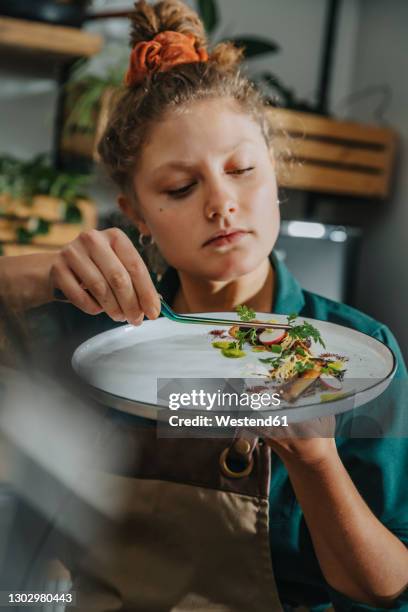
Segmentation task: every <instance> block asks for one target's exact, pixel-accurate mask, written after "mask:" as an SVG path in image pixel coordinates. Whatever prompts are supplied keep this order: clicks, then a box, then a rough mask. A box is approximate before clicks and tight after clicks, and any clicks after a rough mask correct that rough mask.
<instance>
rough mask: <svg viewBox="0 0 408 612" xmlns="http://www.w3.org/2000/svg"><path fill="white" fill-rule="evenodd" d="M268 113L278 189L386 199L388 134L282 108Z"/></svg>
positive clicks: (393, 137) (391, 150)
mask: <svg viewBox="0 0 408 612" xmlns="http://www.w3.org/2000/svg"><path fill="white" fill-rule="evenodd" d="M268 113H269V118H270V122H271V126H272V129H275V130H277V132H278V135H277V136H276V137H275V139H274V142H273V146H274V149H275V151H276V152H277V153H278V157H279V158H280V159H281V161H282V164H281V168H280V169H281V173H280V176H279V185H280V186H282V187H287V188H290V189H300V190H304V191H312V192H316V193H326V194H332V195H343V196H354V197H363V198H374V199H386V198H387V197H388V196H389V193H390V190H391V179H392V171H393V168H394V162H395V152H396V145H397V134H396V133H395V132H394V131H393V130H391V129H388V128H381V127H377V126H370V125H364V124H361V123H354V122H351V121H339V120H335V119H329V118H327V117H321V116H319V115H313V114H310V113H301V112H296V111H291V110H286V109H277V108H275V109H270V110H269V111H268ZM280 133H281V134H280ZM282 133H283V135H282Z"/></svg>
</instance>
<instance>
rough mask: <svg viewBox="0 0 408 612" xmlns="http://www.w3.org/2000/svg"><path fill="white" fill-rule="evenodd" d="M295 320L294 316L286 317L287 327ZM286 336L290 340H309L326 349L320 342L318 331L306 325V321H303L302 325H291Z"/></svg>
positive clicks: (321, 341)
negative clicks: (289, 337)
mask: <svg viewBox="0 0 408 612" xmlns="http://www.w3.org/2000/svg"><path fill="white" fill-rule="evenodd" d="M295 319H296V316H294V315H289V316H288V323H289V325H292V323H293V322H294V321H295ZM288 334H289V336H291V338H294V339H296V340H309V339H310V338H311V339H312V340H314V341H315V342H318V343H319V344H321V346H323V348H326V345H325V343H324V342H323V340H322V337H321V335H320V332H319V330H318V329H316V327H314V326H313V325H312V324H311V323H308V322H307V321H303V325H293V326H292V327H291V329H289V330H288Z"/></svg>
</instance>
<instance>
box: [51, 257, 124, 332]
mask: <svg viewBox="0 0 408 612" xmlns="http://www.w3.org/2000/svg"><path fill="white" fill-rule="evenodd" d="M62 257H63V259H64V261H65V263H66V265H67V266H68V267H69V268H70V270H71V271H72V272H73V273H74V275H75V276H76V278H77V279H79V282H80V284H81V286H83V288H84V289H86V291H87V292H88V293H90V294H91V296H92V297H93V298H94V299H95V301H96V302H97V303H98V304H99V305H100V306H101V307H102V308H103V310H104V311H105V312H106V313H107V314H108V315H109V316H110V317H111V318H112V319H113V320H114V321H124V320H125V316H124V314H123V312H122V310H121V307H120V306H119V304H118V301H117V300H116V297H115V296H114V294H113V292H112V290H111V288H110V286H109V284H108V283H107V282H106V280H105V278H104V276H103V274H102V273H101V271H100V270H99V268H98V266H96V265H95V264H94V262H93V261H92V260H91V259H90V258H89V257H88V255H87V253H86V251H84V250H82V249H81V248H80V246H77V245H75V246H74V245H72V246H68V247H66V248H65V249H63V251H62Z"/></svg>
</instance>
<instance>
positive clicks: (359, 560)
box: [285, 450, 408, 607]
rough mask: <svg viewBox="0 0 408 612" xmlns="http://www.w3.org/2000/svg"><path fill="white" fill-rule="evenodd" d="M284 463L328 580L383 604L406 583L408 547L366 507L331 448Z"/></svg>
mask: <svg viewBox="0 0 408 612" xmlns="http://www.w3.org/2000/svg"><path fill="white" fill-rule="evenodd" d="M285 464H286V467H287V469H288V473H289V477H290V480H291V482H292V486H293V488H294V491H295V494H296V497H297V499H298V501H299V504H300V506H301V507H302V510H303V513H304V516H305V520H306V523H307V526H308V528H309V531H310V534H311V538H312V541H313V545H314V549H315V552H316V555H317V557H318V560H319V564H320V567H321V569H322V572H323V574H324V576H325V578H326V581H327V582H328V584H329V585H330V586H331V587H332V588H334V589H335V590H337V591H339V592H340V593H343V594H344V595H346V596H347V597H349V598H350V599H354V600H356V601H361V602H363V603H366V604H368V605H374V606H377V607H387V606H388V605H389V604H390V603H391V602H392V600H394V599H395V598H396V597H397V596H398V595H399V594H400V593H401V592H402V591H404V589H405V588H406V586H407V583H408V550H407V548H406V547H405V546H404V545H403V544H402V543H401V542H400V540H399V539H398V538H397V537H395V536H394V535H393V534H392V533H391V532H390V531H389V530H388V529H387V528H386V527H384V525H383V524H382V523H381V522H380V521H379V520H378V519H377V518H376V517H375V516H374V514H373V513H372V512H371V510H370V509H369V507H368V506H367V504H366V503H365V502H364V500H363V499H362V497H361V496H360V494H359V493H358V491H357V489H356V487H355V486H354V483H353V482H352V480H351V478H350V477H349V475H348V473H347V471H346V469H345V467H344V465H343V464H342V462H341V459H340V457H339V456H338V454H337V451H336V450H334V451H333V452H331V453H329V454H328V457H327V458H326V459H325V460H323V461H321V462H318V463H316V464H312V465H307V464H305V463H302V462H299V461H297V460H293V459H289V460H287V461H285Z"/></svg>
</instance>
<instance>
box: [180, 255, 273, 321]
mask: <svg viewBox="0 0 408 612" xmlns="http://www.w3.org/2000/svg"><path fill="white" fill-rule="evenodd" d="M179 278H180V287H179V290H178V292H177V294H176V296H175V299H174V301H173V308H174V310H175V311H176V312H179V313H189V312H228V311H233V310H235V308H236V306H238V305H239V304H245V305H246V306H248V307H250V308H253V309H254V310H255V311H258V312H272V304H273V294H274V285H275V274H274V270H273V268H272V265H271V263H270V261H269V259H268V258H266V259H265V260H264V261H263V262H262V263H261V264H260V265H259V266H258V268H256V269H255V270H253V271H252V272H250V273H248V274H245V275H244V276H241V277H239V278H237V279H235V280H233V281H226V282H219V281H203V280H202V279H198V278H196V277H192V276H190V275H189V274H187V273H185V272H179Z"/></svg>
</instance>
